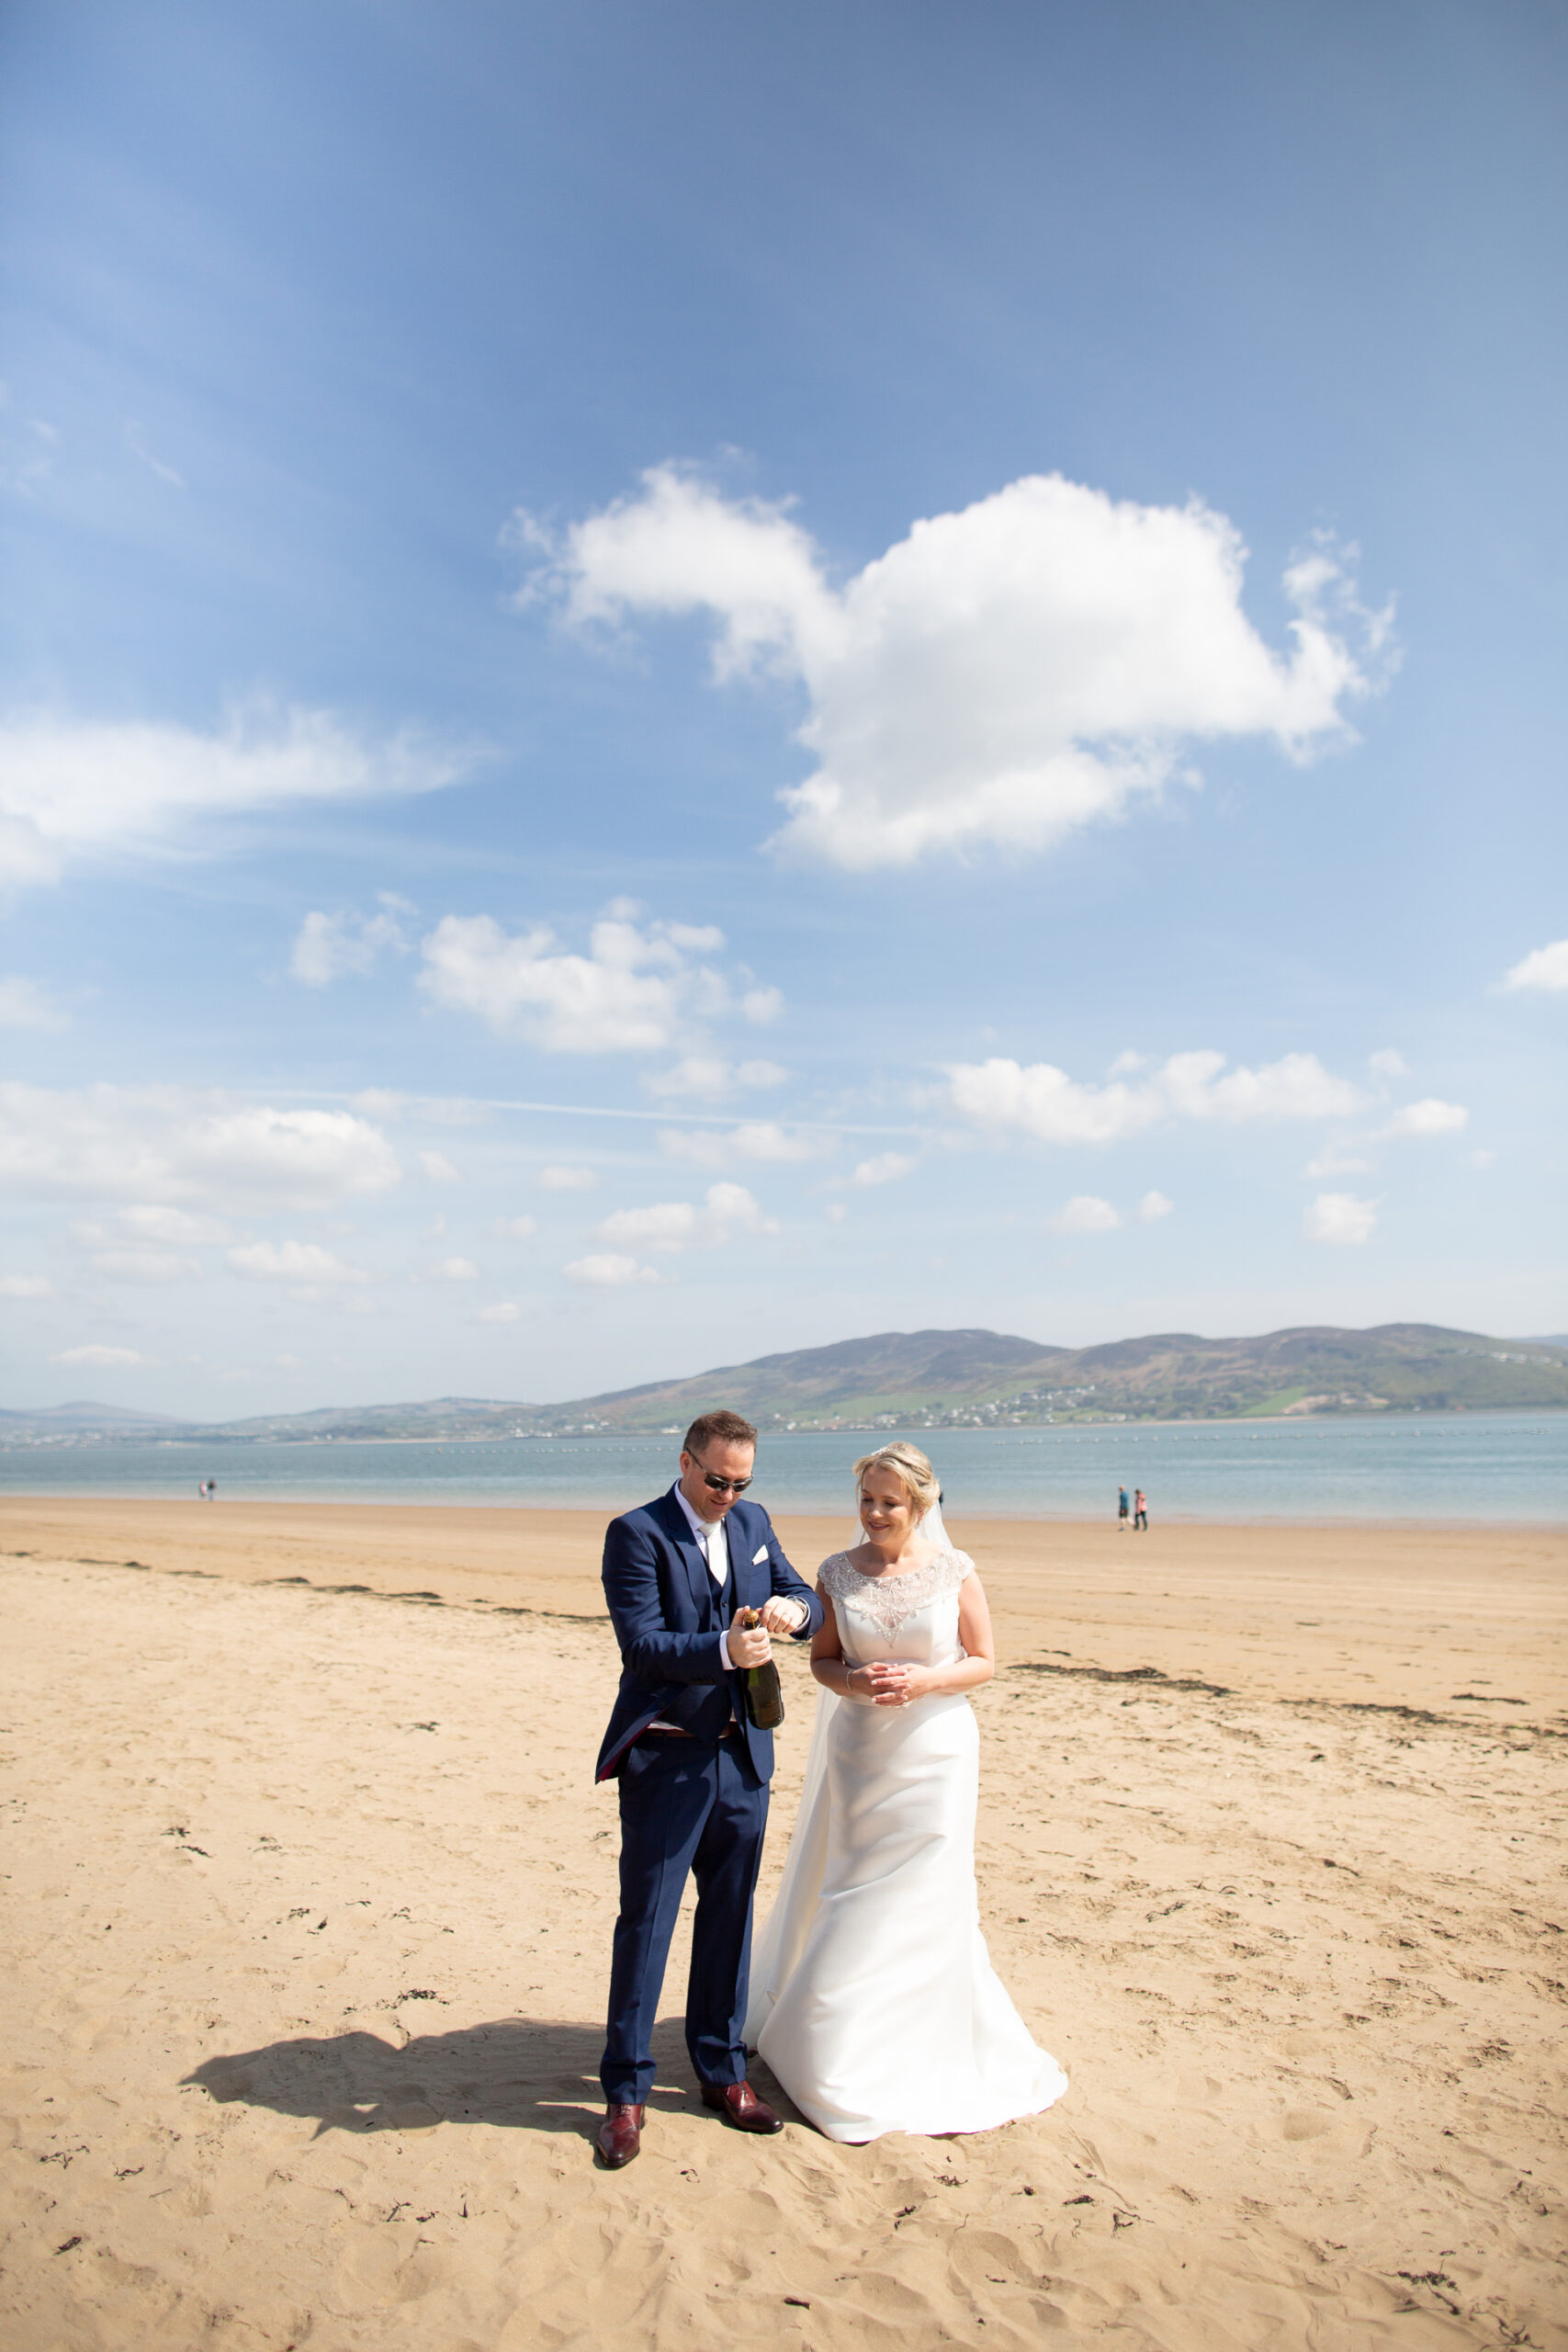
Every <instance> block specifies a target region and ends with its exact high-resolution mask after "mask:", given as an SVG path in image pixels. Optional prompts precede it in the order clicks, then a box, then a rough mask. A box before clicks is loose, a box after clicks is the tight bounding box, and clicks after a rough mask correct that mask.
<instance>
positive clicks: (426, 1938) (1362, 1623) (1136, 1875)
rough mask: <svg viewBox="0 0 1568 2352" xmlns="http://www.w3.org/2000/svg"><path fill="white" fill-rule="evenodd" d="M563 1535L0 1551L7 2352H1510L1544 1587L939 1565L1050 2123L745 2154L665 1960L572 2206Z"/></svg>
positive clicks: (187, 1538)
mask: <svg viewBox="0 0 1568 2352" xmlns="http://www.w3.org/2000/svg"><path fill="white" fill-rule="evenodd" d="M603 1523H604V1521H603V1514H600V1513H587V1512H564V1511H562V1512H554V1511H513V1510H454V1509H432V1510H422V1509H417V1508H412V1507H389V1508H386V1509H382V1510H378V1509H375V1508H367V1507H363V1506H351V1505H341V1506H329V1505H320V1504H265V1505H262V1504H255V1505H253V1504H228V1503H223V1502H220V1503H217V1504H215V1505H211V1506H198V1505H197V1504H196V1503H195V1501H194V1500H193V1501H191V1502H190V1503H188V1504H181V1505H160V1504H152V1503H143V1502H134V1501H133V1502H114V1501H106V1500H103V1499H101V1498H94V1499H92V1500H90V1501H74V1500H72V1501H55V1500H41V1501H39V1502H36V1503H28V1502H21V1503H17V1502H15V1501H12V1502H8V1503H7V1504H6V1507H5V1510H4V1513H3V1515H0V1582H3V1585H4V1595H5V1611H6V1626H7V1636H8V1637H7V1643H6V1666H5V1668H4V1673H5V1694H4V1708H5V1713H4V1723H5V1725H6V1737H5V1741H4V1747H5V1750H6V1755H5V1759H4V1762H3V1764H0V1781H3V1787H0V1798H3V1801H4V1807H5V1815H6V1821H7V1824H8V1834H7V1838H6V1846H7V1849H8V1857H9V1858H8V1860H7V1861H6V1870H7V1871H8V1872H9V1886H8V1892H9V1894H10V1898H11V1899H10V1902H9V1904H8V1905H7V1911H8V1915H9V1920H10V1928H9V1941H10V1943H11V1947H12V1950H11V1957H10V1967H9V1977H10V1985H11V1997H10V1999H9V2001H8V2003H7V2005H6V2018H5V2041H6V2053H5V2063H6V2084H7V2091H6V2109H7V2116H8V2122H9V2130H8V2133H7V2146H6V2154H5V2157H4V2163H5V2167H6V2176H7V2180H6V2186H7V2192H8V2193H7V2196H6V2211H7V2214H8V2216H9V2219H8V2221H7V2222H6V2226H5V2236H4V2241H3V2250H0V2312H5V2313H6V2340H7V2342H8V2343H9V2344H14V2345H16V2346H18V2347H23V2352H44V2347H50V2352H53V2347H56V2346H59V2347H65V2346H70V2347H71V2348H72V2352H77V2347H97V2346H103V2347H106V2352H107V2347H111V2346H112V2347H115V2352H124V2348H125V2347H129V2346H142V2345H146V2346H153V2345H157V2346H175V2347H183V2346H186V2345H189V2346H196V2345H197V2344H200V2345H225V2344H230V2345H233V2346H246V2347H250V2346H261V2347H267V2348H268V2352H271V2347H276V2352H285V2348H286V2347H288V2346H299V2347H300V2352H303V2347H304V2346H306V2345H309V2346H311V2347H312V2352H319V2348H320V2347H326V2352H338V2347H349V2346H354V2347H359V2346H364V2347H366V2352H370V2347H375V2352H382V2348H383V2347H391V2348H392V2352H396V2348H397V2347H402V2346H407V2347H409V2352H415V2347H417V2348H418V2352H432V2347H434V2348H435V2352H459V2347H461V2352H468V2348H469V2347H472V2352H481V2348H482V2352H491V2347H498V2346H499V2347H507V2348H508V2352H510V2347H512V2346H530V2347H533V2346H546V2347H556V2346H584V2347H586V2346H588V2345H590V2344H591V2343H592V2344H595V2345H598V2344H608V2345H611V2346H625V2347H633V2346H665V2345H669V2346H676V2345H677V2344H679V2345H680V2346H697V2347H699V2352H702V2347H705V2346H709V2345H710V2344H711V2345H712V2346H714V2347H715V2352H717V2347H718V2346H721V2345H722V2346H730V2345H732V2344H734V2343H736V2342H737V2341H739V2343H740V2344H743V2345H750V2344H755V2345H759V2346H771V2345H774V2344H779V2345H786V2346H794V2345H805V2346H814V2347H817V2352H840V2347H841V2348H842V2352H850V2347H852V2346H853V2347H856V2352H859V2347H861V2346H866V2345H872V2346H879V2345H887V2346H894V2345H895V2344H897V2346H900V2347H903V2352H925V2347H927V2346H932V2347H934V2346H938V2345H942V2344H964V2345H971V2344H977V2343H984V2344H988V2345H993V2346H995V2345H1002V2346H1019V2347H1022V2346H1025V2345H1031V2346H1032V2345H1034V2344H1035V2343H1037V2342H1038V2340H1039V2338H1040V2336H1041V2335H1042V2333H1043V2332H1045V2333H1050V2332H1055V2334H1056V2335H1058V2336H1059V2337H1060V2338H1061V2340H1063V2341H1064V2342H1066V2343H1069V2344H1070V2343H1073V2342H1076V2341H1080V2340H1083V2341H1088V2340H1090V2339H1095V2338H1099V2337H1100V2336H1106V2337H1114V2338H1115V2339H1116V2341H1117V2342H1118V2343H1124V2344H1127V2345H1129V2346H1160V2347H1165V2346H1169V2347H1172V2348H1173V2352H1175V2347H1182V2352H1187V2347H1192V2352H1198V2347H1200V2346H1201V2347H1202V2352H1215V2348H1216V2347H1222V2348H1223V2347H1232V2346H1234V2347H1235V2352H1258V2347H1259V2346H1263V2345H1278V2346H1298V2345H1299V2346H1313V2347H1335V2348H1336V2352H1337V2347H1339V2346H1345V2347H1357V2352H1359V2347H1362V2346H1365V2347H1368V2352H1371V2347H1372V2346H1378V2347H1381V2346H1383V2345H1385V2344H1387V2343H1390V2342H1393V2343H1396V2344H1398V2345H1400V2346H1415V2347H1419V2352H1426V2347H1427V2346H1461V2345H1462V2346H1471V2345H1487V2346H1495V2345H1504V2344H1510V2343H1511V2344H1521V2345H1522V2344H1526V2343H1529V2344H1533V2345H1535V2346H1539V2347H1540V2348H1541V2352H1561V2347H1564V2346H1568V2296H1565V2293H1564V2287H1565V2281H1564V2276H1563V2263H1562V2246H1563V2245H1564V2243H1565V2237H1568V2233H1565V2230H1564V2220H1565V2212H1568V2208H1565V2200H1564V2197H1563V2194H1562V2187H1561V2184H1562V2182H1563V2180H1564V2177H1565V2176H1568V2165H1565V2162H1564V2147H1563V2142H1564V2137H1565V2134H1564V2128H1563V2092H1564V2085H1565V2081H1568V2063H1565V2059H1564V2044H1563V2034H1562V2027H1563V2022H1564V2003H1565V2002H1568V1981H1565V1980H1568V1838H1565V1837H1564V1827H1565V1819H1568V1805H1565V1804H1564V1764H1565V1760H1568V1713H1564V1712H1563V1710H1564V1709H1565V1708H1568V1692H1565V1690H1564V1676H1563V1672H1562V1667H1563V1655H1564V1652H1563V1612H1562V1589H1563V1570H1564V1566H1565V1565H1568V1545H1565V1544H1564V1543H1563V1541H1562V1539H1561V1538H1559V1537H1556V1536H1554V1535H1552V1534H1551V1533H1548V1532H1540V1531H1524V1532H1511V1531H1506V1530H1505V1531H1500V1532H1496V1533H1494V1534H1487V1533H1483V1532H1477V1531H1475V1530H1472V1529H1467V1530H1462V1531H1452V1532H1444V1531H1440V1530H1412V1529H1403V1528H1395V1529H1301V1528H1284V1529H1280V1528H1272V1527H1270V1528H1267V1529H1238V1528H1234V1527H1227V1528H1210V1529H1202V1528H1194V1527H1190V1526H1182V1527H1179V1528H1172V1529H1167V1530H1162V1529H1161V1528H1160V1526H1159V1525H1158V1522H1157V1521H1156V1525H1155V1527H1154V1528H1153V1529H1152V1530H1151V1531H1150V1532H1149V1533H1148V1534H1147V1535H1146V1536H1134V1535H1126V1536H1118V1535H1117V1534H1116V1533H1115V1532H1114V1530H1113V1528H1111V1527H1109V1526H1105V1527H1093V1528H1088V1527H1071V1526H1062V1525H1057V1524H1053V1523H1042V1522H1033V1521H972V1522H970V1523H969V1524H968V1525H967V1526H955V1528H954V1531H953V1532H954V1534H955V1537H956V1538H957V1540H959V1541H960V1542H967V1544H969V1547H970V1548H971V1549H972V1550H973V1551H974V1552H975V1554H976V1558H977V1560H978V1561H979V1562H980V1564H981V1566H982V1571H983V1573H984V1575H985V1577H986V1580H987V1588H988V1589H989V1590H990V1591H991V1594H992V1596H993V1600H994V1603H995V1605H996V1611H997V1617H998V1632H999V1636H1000V1652H1001V1656H1002V1658H1003V1661H1004V1665H1003V1670H1002V1671H1001V1672H1000V1673H999V1674H998V1679H997V1680H996V1682H995V1683H994V1684H993V1685H991V1686H990V1687H989V1688H988V1689H987V1691H984V1692H983V1693H982V1694H981V1695H980V1698H979V1701H978V1712H979V1716H980V1724H981V1734H982V1744H983V1781H982V1797H981V1817H980V1838H979V1875H980V1893H981V1905H982V1913H983V1917H984V1919H985V1924H986V1928H987V1936H988V1937H989V1939H990V1942H991V1948H992V1953H993V1957H994V1959H995V1961H996V1962H997V1965H998V1969H999V1971H1000V1973H1002V1975H1003V1977H1004V1979H1005V1981H1006V1982H1007V1983H1008V1985H1009V1986H1010V1990H1011V1991H1012V1993H1013V1996H1014V1997H1015V1999H1016V2000H1017V2001H1018V2004H1019V2006H1020V2007H1021V2010H1022V2012H1023V2014H1024V2016H1025V2017H1026V2018H1027V2019H1028V2020H1029V2022H1030V2023H1031V2025H1032V2028H1033V2030H1034V2031H1035V2033H1036V2035H1037V2037H1038V2038H1039V2040H1041V2041H1043V2043H1044V2044H1045V2045H1046V2046H1047V2047H1048V2048H1050V2049H1051V2050H1053V2051H1054V2052H1055V2053H1056V2055H1057V2056H1058V2057H1059V2058H1060V2059H1061V2060H1062V2062H1063V2064H1065V2065H1066V2068H1067V2070H1068V2073H1069V2074H1070V2075H1071V2076H1072V2082H1073V2087H1072V2090H1071V2091H1070V2093H1069V2094H1068V2096H1067V2098H1066V2099H1064V2100H1063V2101H1062V2102H1061V2104H1060V2105H1059V2106H1058V2107H1056V2108H1055V2109H1052V2110H1051V2111H1050V2112H1049V2113H1048V2114H1046V2115H1045V2116H1043V2117H1041V2118H1039V2119H1035V2120H1028V2121H1024V2122H1021V2123H1019V2124H1015V2125H1012V2126H1010V2127H1009V2128H1008V2129H1007V2130H1005V2131H999V2132H996V2133H990V2134H987V2135H984V2136H983V2137H979V2138H975V2139H968V2140H962V2141H942V2142H928V2141H919V2140H912V2139H908V2138H904V2137H897V2138H894V2139H889V2140H885V2141H882V2142H880V2143H875V2144H874V2146H872V2147H870V2148H864V2149H854V2148H842V2147H836V2146H833V2145H831V2144H829V2143H826V2142H824V2141H822V2140H820V2139H818V2137H817V2135H816V2134H815V2133H813V2132H812V2131H810V2130H809V2129H808V2128H807V2126H806V2125H804V2124H803V2123H801V2122H799V2121H798V2120H791V2121H790V2123H789V2125H788V2128H787V2130H786V2131H785V2132H784V2136H783V2138H782V2139H780V2140H777V2141H772V2142H758V2141H753V2140H749V2139H745V2138H742V2137H740V2136H739V2135H738V2134H735V2133H732V2132H728V2131H726V2130H725V2129H724V2127H723V2126H722V2125H721V2124H720V2123H719V2122H718V2120H717V2119H716V2118H715V2117H712V2116H710V2115H708V2114H707V2112H706V2111H705V2110H704V2109H701V2108H700V2106H699V2105H698V2103H697V2101H696V2099H695V2097H694V2085H693V2081H692V2077H691V2075H690V2071H689V2067H688V2064H687V2062H686V2058H685V2053H684V2050H683V2048H682V2041H681V2035H680V2027H679V2012H680V1991H681V1986H682V1982H683V1971H684V1962H683V1958H682V1953H681V1951H679V1949H678V1950H677V1952H676V1954H675V1956H674V1957H673V1959H672V1961H671V1971H670V1977H669V1983H668V1985H667V1988H666V1997H665V2004H664V2018H663V2022H662V2024H661V2027H660V2044H659V2050H660V2068H661V2071H660V2077H659V2083H660V2087H659V2088H658V2090H657V2091H656V2093H655V2097H654V2100H653V2112H652V2114H651V2115H650V2120H649V2122H650V2128H649V2134H648V2138H647V2141H646V2143H645V2150H644V2154H643V2155H642V2157H641V2158H640V2159H639V2160H638V2162H637V2164H636V2165H633V2166H631V2167H630V2168H629V2169H628V2170H627V2171H626V2172H625V2173H623V2174H617V2175H605V2174H604V2173H602V2172H597V2171H595V2170H594V2169H593V2167H592V2162H591V2134H592V2127H593V2123H594V2120H595V2119H596V2109H597V2090H596V2083H595V2079H594V2077H595V2072H596V2067H597V2062H598V2054H599V2047H600V2039H601V2031H602V2009H603V2000H604V1978H605V1967H606V1960H607V1953H608V1939H609V1928H610V1922H611V1919H612V1917H613V1915H614V1908H615V1886H614V1858H615V1801H614V1797H613V1794H612V1793H611V1792H608V1791H605V1790H600V1791H597V1792H595V1791H594V1790H593V1788H592V1780H591V1774H592V1758H593V1754H594V1751H595V1748H596V1747H597V1743H598V1739H599V1736H600V1733H601V1730H602V1728H603V1724H604V1717H605V1714H606V1713H607V1712H608V1707H609V1702H610V1695H611V1691H612V1690H613V1687H614V1679H615V1657H614V1647H613V1643H612V1641H611V1638H610V1634H609V1628H608V1625H607V1623H606V1622H605V1621H604V1616H603V1611H602V1604H601V1600H600V1594H599V1589H598V1581H597V1555H598V1546H599V1540H600V1536H601V1533H602V1530H603ZM780 1526H781V1532H783V1533H784V1538H785V1541H786V1544H788V1545H789V1547H790V1549H791V1551H792V1555H793V1556H795V1559H796V1562H797V1564H798V1565H801V1566H811V1565H812V1564H813V1563H814V1562H815V1560H816V1559H817V1558H818V1557H820V1556H821V1555H822V1554H823V1553H824V1552H825V1551H827V1550H829V1549H831V1548H832V1547H833V1544H834V1543H835V1542H836V1541H837V1540H838V1539H839V1538H840V1536H841V1533H842V1530H841V1529H840V1527H839V1526H838V1525H836V1524H832V1523H829V1522H824V1521H815V1522H814V1521H807V1520H804V1519H795V1518H792V1517H791V1516H790V1515H789V1514H781V1517H780ZM130 1563H140V1564H141V1565H139V1566H135V1565H129V1564H130ZM344 1588H348V1589H344ZM785 1667H786V1693H787V1697H788V1702H789V1708H790V1720H789V1722H788V1724H786V1727H785V1730H784V1734H783V1735H782V1736H781V1738H782V1753H783V1759H784V1760H783V1764H782V1768H781V1771H780V1775H779V1779H778V1781H777V1783H776V1784H775V1786H776V1798H775V1809H774V1815H773V1830H772V1833H771V1838H770V1848H769V1861H768V1865H767V1869H766V1872H765V1878H764V1889H763V1894H762V1897H761V1900H762V1902H763V1904H764V1905H765V1903H766V1901H767V1899H768V1893H769V1891H770V1889H771V1886H772V1885H773V1883H775V1882H776V1877H777V1872H778V1870H779V1868H780V1867H781V1866H782V1862H783V1858H784V1847H785V1843H786V1838H787V1829H788V1824H789V1820H790V1817H791V1815H792V1813H793V1809H794V1803H795V1792H796V1788H797V1786H798V1774H799V1769H800V1765H801V1762H802V1760H803V1757H804V1749H805V1742H806V1733H807V1727H808V1721H809V1708H810V1686H809V1683H808V1679H807V1676H806V1674H805V1670H804V1665H803V1661H802V1660H801V1659H800V1658H799V1657H798V1654H795V1653H791V1654H789V1656H788V1657H786V1660H785ZM757 2078H758V2079H759V2081H763V2082H765V2075H763V2073H762V2071H761V2070H759V2073H758V2077H757ZM783 2105H784V2111H785V2112H786V2114H792V2110H790V2109H788V2107H787V2102H784V2103H783Z"/></svg>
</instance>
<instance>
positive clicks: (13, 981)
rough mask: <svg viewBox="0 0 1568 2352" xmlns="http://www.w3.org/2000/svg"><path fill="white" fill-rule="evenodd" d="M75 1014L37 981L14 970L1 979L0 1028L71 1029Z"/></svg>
mask: <svg viewBox="0 0 1568 2352" xmlns="http://www.w3.org/2000/svg"><path fill="white" fill-rule="evenodd" d="M70 1026H71V1015H70V1014H69V1013H68V1012H66V1011H65V1010H64V1008H63V1007H62V1006H61V1005H58V1004H56V1003H55V1001H54V999H53V998H52V997H51V995H50V994H49V993H48V991H47V990H46V989H40V988H39V984H38V982H37V981H36V980H29V979H26V978H24V977H23V976H22V974H21V973H20V972H12V973H10V974H9V975H8V976H7V977H6V978H4V979H0V1029H44V1030H54V1029H69V1028H70Z"/></svg>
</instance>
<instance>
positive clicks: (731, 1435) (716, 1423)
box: [682, 1412, 757, 1460]
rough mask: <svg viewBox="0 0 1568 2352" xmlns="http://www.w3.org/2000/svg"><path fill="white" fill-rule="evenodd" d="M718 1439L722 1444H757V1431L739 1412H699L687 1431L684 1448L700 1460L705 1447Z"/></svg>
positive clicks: (683, 1443)
mask: <svg viewBox="0 0 1568 2352" xmlns="http://www.w3.org/2000/svg"><path fill="white" fill-rule="evenodd" d="M714 1442H717V1443H718V1444H720V1445H755V1444H756V1442H757V1432H756V1430H754V1429H753V1428H752V1427H751V1424H750V1421H743V1420H742V1419H741V1418H740V1416H739V1413H730V1412H717V1413H699V1414H698V1415H697V1418H696V1419H695V1420H694V1422H693V1423H692V1426H691V1428H690V1429H689V1430H687V1431H686V1435H685V1438H684V1440H683V1442H682V1450H683V1451H684V1452H685V1453H694V1454H696V1455H697V1457H698V1458H699V1460H700V1459H701V1456H702V1453H703V1449H704V1447H705V1446H708V1445H712V1444H713V1443H714Z"/></svg>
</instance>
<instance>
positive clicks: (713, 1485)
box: [697, 1462, 751, 1495]
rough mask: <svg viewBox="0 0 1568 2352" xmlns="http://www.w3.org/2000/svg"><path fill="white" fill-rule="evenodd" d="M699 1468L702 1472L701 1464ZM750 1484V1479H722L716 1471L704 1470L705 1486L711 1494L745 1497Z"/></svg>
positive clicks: (698, 1465)
mask: <svg viewBox="0 0 1568 2352" xmlns="http://www.w3.org/2000/svg"><path fill="white" fill-rule="evenodd" d="M697 1467H698V1469H699V1470H702V1464H701V1463H700V1462H699V1463H698V1464H697ZM750 1483H751V1481H750V1478H721V1477H719V1476H717V1474H716V1472H715V1471H712V1470H703V1484H704V1486H705V1487H707V1488H708V1490H709V1492H710V1493H711V1494H716V1495H743V1494H744V1493H745V1492H746V1489H747V1487H749V1486H750Z"/></svg>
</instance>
